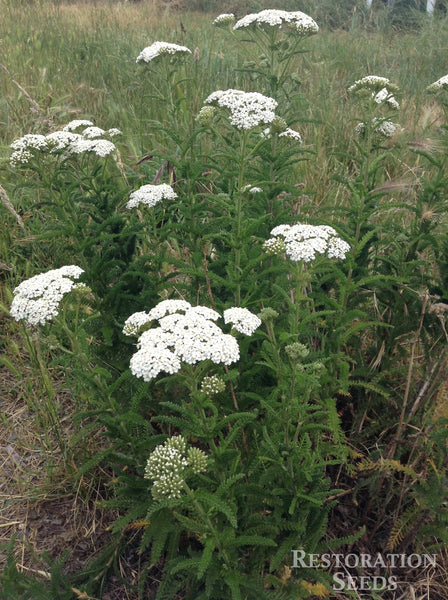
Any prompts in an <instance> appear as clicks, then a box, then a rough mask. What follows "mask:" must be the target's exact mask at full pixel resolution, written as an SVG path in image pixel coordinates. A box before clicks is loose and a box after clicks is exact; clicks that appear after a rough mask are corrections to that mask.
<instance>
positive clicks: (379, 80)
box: [348, 75, 398, 94]
mask: <svg viewBox="0 0 448 600" xmlns="http://www.w3.org/2000/svg"><path fill="white" fill-rule="evenodd" d="M383 90H386V91H388V92H389V93H392V92H397V91H398V87H397V86H396V85H395V84H394V83H392V82H391V81H390V79H388V78H387V77H379V76H378V75H366V76H365V77H362V78H361V79H358V80H357V81H355V83H353V84H352V85H351V86H350V87H349V88H348V92H349V94H365V93H366V92H367V93H370V94H371V93H372V92H375V93H376V94H378V93H379V92H381V93H382V94H384V91H383Z"/></svg>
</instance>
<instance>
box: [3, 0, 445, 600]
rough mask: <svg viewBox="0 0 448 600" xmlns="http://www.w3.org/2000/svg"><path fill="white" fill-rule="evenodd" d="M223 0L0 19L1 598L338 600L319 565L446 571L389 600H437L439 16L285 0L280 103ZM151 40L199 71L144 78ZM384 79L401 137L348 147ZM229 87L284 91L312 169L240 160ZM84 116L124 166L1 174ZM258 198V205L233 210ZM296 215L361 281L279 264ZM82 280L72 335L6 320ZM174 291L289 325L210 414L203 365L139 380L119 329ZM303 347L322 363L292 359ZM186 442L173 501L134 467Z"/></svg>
mask: <svg viewBox="0 0 448 600" xmlns="http://www.w3.org/2000/svg"><path fill="white" fill-rule="evenodd" d="M217 4H218V3H213V2H211V1H210V2H199V1H198V2H183V1H181V0H180V1H179V2H177V3H174V2H169V3H163V4H162V5H160V6H159V5H156V4H155V3H153V2H140V3H131V2H127V3H121V2H107V3H106V2H99V1H98V2H94V3H87V2H86V3H62V2H46V1H41V2H38V1H36V2H30V1H24V0H23V1H22V2H12V1H11V2H9V1H8V0H2V3H1V14H2V16H3V18H2V21H1V24H0V56H1V60H0V62H1V71H0V115H1V116H0V145H1V150H0V156H1V162H0V185H1V186H2V188H3V190H4V195H3V196H2V204H1V205H0V210H1V217H2V224H3V226H2V229H1V234H0V261H1V264H0V269H1V270H0V283H1V290H0V294H1V295H0V302H1V303H2V306H3V310H2V314H1V327H2V336H1V342H0V346H1V369H0V381H1V384H2V387H3V392H2V398H1V405H0V410H1V412H0V417H1V423H2V426H1V427H2V433H1V439H0V451H1V457H2V462H1V466H2V470H3V472H4V476H3V482H2V484H1V487H0V492H1V498H2V502H3V507H2V509H1V514H0V518H1V523H0V526H1V529H0V532H1V534H2V539H3V550H2V555H1V556H2V558H3V575H2V579H1V580H0V581H1V583H0V585H1V586H2V587H1V588H0V590H1V591H0V595H1V594H3V596H2V597H4V598H8V599H11V598H33V599H36V598H45V599H48V598H55V599H59V598H61V599H63V598H67V599H71V598H100V597H101V598H104V599H105V600H107V599H112V598H126V597H127V598H138V597H144V598H146V597H148V598H151V597H156V594H158V597H159V598H199V597H204V598H206V597H209V598H215V599H218V598H224V597H226V598H227V597H233V598H239V597H242V598H246V597H247V598H252V597H255V595H256V596H257V597H259V598H260V597H266V598H272V597H274V598H275V597H276V598H301V597H306V598H313V597H325V595H327V597H335V598H336V597H343V596H341V595H339V596H336V595H333V596H331V594H332V592H330V591H329V590H330V589H331V585H330V580H329V578H328V577H327V578H326V577H325V576H324V575H323V574H322V573H320V572H319V573H316V571H313V570H308V571H303V572H302V571H301V572H299V573H297V572H292V573H291V569H290V566H291V560H290V557H291V554H290V550H291V549H292V548H298V547H303V548H305V549H306V550H307V551H310V552H321V551H328V549H332V548H334V549H338V551H340V552H342V551H345V550H346V549H347V548H349V549H350V551H352V552H353V551H356V552H370V553H372V554H373V553H376V552H386V551H390V552H397V553H412V552H431V553H437V555H438V570H437V571H436V572H434V573H429V574H428V573H424V574H423V573H421V572H420V573H419V572H417V571H416V572H413V573H406V574H405V575H403V577H404V581H403V584H402V587H401V589H400V592H399V593H403V592H405V591H408V592H409V593H411V592H410V590H411V588H412V590H413V592H414V593H415V594H416V595H417V594H420V595H422V594H424V593H427V594H428V595H430V597H431V599H433V598H434V599H437V598H445V597H446V573H445V562H446V561H445V559H444V555H445V552H446V550H445V548H446V547H445V544H446V518H447V515H446V501H447V478H446V435H447V429H446V423H447V421H446V419H447V417H448V413H447V400H448V398H447V393H448V387H447V385H446V376H447V372H446V360H447V341H448V339H447V337H448V336H447V332H446V309H447V308H448V289H447V273H448V263H447V258H446V257H447V249H448V248H447V242H446V239H447V237H446V234H447V217H446V214H447V213H446V203H447V192H446V190H447V183H448V182H447V172H446V160H447V148H448V146H447V138H446V127H445V125H446V113H445V112H444V104H443V102H442V103H441V102H440V100H438V99H435V98H434V97H433V96H430V95H428V94H427V93H426V92H425V89H426V87H427V86H428V85H429V84H430V83H432V82H434V81H435V80H437V79H438V78H439V77H441V76H443V75H446V46H447V42H448V33H447V31H448V29H447V27H446V24H447V15H446V7H445V5H444V4H443V3H439V5H438V10H437V14H436V16H435V17H434V19H432V20H428V19H427V18H426V16H425V15H424V13H423V12H422V10H421V9H422V7H421V6H420V5H419V4H418V3H407V4H406V3H404V2H401V3H400V2H397V3H396V6H395V8H394V9H393V11H390V10H387V7H386V6H384V5H383V4H381V3H377V4H376V5H375V7H374V10H373V11H368V10H367V9H366V8H365V6H364V3H363V2H359V3H354V2H348V1H347V2H337V3H335V2H330V0H322V1H321V2H307V1H306V0H303V2H302V3H301V4H300V6H297V5H296V3H287V2H285V3H279V2H277V3H271V4H270V5H269V8H282V9H287V10H303V11H304V12H306V13H308V14H310V15H311V16H312V17H313V18H314V19H315V20H316V21H317V22H318V24H319V26H320V28H321V29H320V31H319V34H318V35H316V36H313V37H311V38H310V39H308V40H306V43H305V44H304V48H303V49H304V50H306V52H304V53H302V54H298V55H297V56H296V57H295V58H294V60H293V61H292V62H291V66H290V70H289V72H288V74H289V75H290V77H288V78H287V80H286V83H285V86H284V87H281V86H280V85H279V86H278V87H277V88H275V85H274V84H273V83H272V81H273V80H272V79H270V78H269V77H266V76H265V75H266V73H268V72H269V68H270V67H269V65H264V66H263V64H264V63H263V59H262V58H261V59H260V57H259V55H258V54H257V51H256V50H255V49H254V48H252V46H250V45H248V44H243V43H240V42H238V43H236V41H235V38H234V37H232V35H231V34H230V32H227V31H225V30H218V29H216V28H214V27H213V26H212V20H213V18H214V17H215V16H216V15H217V14H218V13H219V12H223V10H224V8H223V7H222V5H220V6H219V7H218V6H217ZM293 4H294V5H293ZM405 4H406V6H405ZM409 4H412V6H411V7H410V8H409V6H408V5H409ZM335 5H336V6H335ZM263 8H267V6H265V5H264V4H263V3H261V2H252V3H250V2H247V3H245V2H235V3H234V5H229V6H226V7H225V12H230V11H235V12H237V14H238V16H243V15H244V14H245V13H246V12H253V11H257V10H261V9H263ZM405 8H406V10H404V9H405ZM206 11H209V12H206ZM213 11H215V12H213ZM156 40H164V41H169V42H174V43H177V44H182V45H185V46H187V47H188V48H190V49H191V50H192V53H193V54H194V56H192V57H191V59H190V60H189V61H188V62H186V63H185V65H183V64H182V65H177V66H176V68H174V67H173V68H172V70H168V71H167V70H161V69H157V68H156V67H154V68H153V66H152V65H151V66H148V67H146V68H144V67H142V66H141V65H136V64H135V59H136V56H137V55H138V54H139V52H140V51H141V50H142V49H143V48H144V47H145V46H147V45H149V44H151V43H152V42H153V41H156ZM260 65H261V66H260ZM263 69H265V71H263ZM367 74H374V75H381V76H384V77H388V78H389V79H391V81H393V82H394V83H395V84H396V85H397V86H398V88H399V90H400V91H399V93H398V94H397V97H398V98H399V99H400V103H401V108H400V110H399V112H398V113H394V114H391V115H384V118H386V116H387V118H389V116H390V118H392V119H393V120H394V121H395V122H399V124H400V126H401V128H400V129H399V130H397V134H396V135H395V136H393V137H392V138H389V139H388V140H381V141H379V142H378V141H377V140H375V138H374V136H369V135H368V136H367V138H365V139H361V138H359V137H357V136H356V135H355V133H354V128H355V126H356V125H357V124H358V123H359V122H360V121H363V122H369V121H368V120H367V119H368V118H369V116H372V115H369V113H368V111H369V110H370V108H369V107H368V106H366V105H365V104H363V103H362V102H357V101H356V100H355V99H353V97H351V96H350V95H349V94H348V93H347V88H348V86H349V85H350V84H352V83H353V82H354V81H355V80H357V79H360V78H361V77H363V76H365V75H367ZM228 88H237V89H245V90H247V91H259V92H261V93H265V94H267V95H271V94H272V95H275V97H276V99H277V100H278V102H279V109H278V112H279V114H280V115H281V116H282V117H283V118H284V119H285V120H286V121H287V123H288V125H289V126H291V127H294V128H296V129H297V130H298V131H300V134H301V136H302V139H303V145H302V146H301V147H300V150H297V149H296V148H295V147H293V146H292V147H289V146H285V147H284V148H283V147H281V148H279V146H276V149H275V152H274V150H273V147H272V146H265V147H263V146H261V147H260V148H259V149H258V146H257V145H256V144H255V142H252V143H253V144H254V146H253V147H254V148H255V147H256V148H257V150H256V152H255V151H254V152H255V155H256V157H257V158H256V160H254V161H253V162H250V161H249V159H247V158H245V156H244V155H243V154H241V153H240V154H238V152H239V151H240V150H241V146H240V145H239V141H238V137H237V136H236V135H235V132H232V131H231V130H229V129H226V125H225V123H224V124H223V123H220V124H215V125H214V126H213V127H212V128H208V127H206V126H202V125H200V124H198V122H197V121H196V119H195V117H196V115H197V113H198V112H199V110H200V108H201V107H202V106H203V102H204V100H205V98H206V97H207V96H208V95H209V94H210V93H211V92H213V91H215V90H218V89H222V90H225V89H228ZM274 88H275V89H274ZM161 98H163V99H166V102H164V101H161ZM75 118H88V119H91V120H93V121H94V122H95V124H97V125H98V126H100V127H102V128H104V129H107V128H111V127H118V128H119V129H120V130H121V131H122V132H123V135H122V136H121V138H120V140H119V141H118V142H117V146H118V149H119V158H118V160H117V161H116V162H114V161H97V162H93V163H89V164H87V163H85V164H82V165H75V166H73V165H69V166H67V165H63V164H59V165H56V166H53V167H52V168H51V170H49V169H48V167H45V165H42V164H41V165H39V164H38V165H35V167H34V168H33V169H32V170H18V169H13V168H12V167H11V166H10V164H9V155H10V148H9V145H10V144H11V143H12V141H13V140H15V139H17V138H19V137H21V136H22V135H24V134H26V133H43V134H46V133H49V132H51V131H54V130H57V129H61V128H62V127H63V126H64V125H65V124H66V123H67V122H69V121H70V120H72V119H75ZM248 143H251V142H248ZM267 143H269V144H270V143H271V142H266V144H267ZM218 152H219V156H218V154H217V153H218ZM217 157H218V160H217ZM238 161H240V162H238ZM240 178H243V181H244V182H245V183H246V182H247V183H252V184H254V185H255V184H259V185H260V186H261V187H263V195H262V197H261V199H260V200H258V199H257V197H256V196H254V198H253V199H251V200H249V198H248V197H247V196H244V197H243V206H242V207H241V206H240V205H239V204H238V202H237V199H238V194H239V192H240V190H239V189H237V183H236V182H239V181H240ZM244 178H246V179H244ZM152 181H160V182H167V183H171V184H173V185H174V186H175V188H176V190H177V191H178V193H179V200H178V201H177V202H175V203H173V204H171V205H170V206H167V207H164V208H163V210H160V211H159V212H158V213H155V214H156V217H155V218H154V220H153V221H151V219H148V218H147V215H146V214H144V211H143V210H142V213H143V215H142V213H141V214H140V215H139V216H138V215H137V216H136V215H130V214H129V211H127V210H126V209H125V208H124V206H125V203H126V201H127V199H128V196H129V193H130V192H131V191H132V190H134V189H136V188H138V187H140V185H143V184H146V183H151V182H152ZM191 198H194V199H195V202H196V203H195V204H192V203H190V202H189V200H190V199H191ZM187 200H188V201H187ZM8 202H10V203H11V204H8ZM235 202H236V203H235ZM11 205H12V207H11ZM238 207H239V208H238ZM238 210H241V211H242V213H241V214H240V213H238ZM238 214H240V221H239V222H240V225H241V226H240V227H238V228H237V227H236V226H235V223H236V222H237V221H238ZM241 215H243V216H244V218H243V219H241ZM297 221H305V222H308V223H313V224H321V223H328V224H331V225H333V226H334V227H336V228H337V230H338V233H340V235H341V236H342V237H343V238H344V239H345V240H347V241H348V242H349V243H350V244H351V247H352V251H351V253H350V256H349V258H348V259H347V261H344V263H334V264H333V263H332V264H331V265H330V263H325V262H321V263H318V264H316V265H315V266H314V267H313V268H310V269H309V270H308V271H307V273H306V276H305V275H304V274H303V273H300V272H298V271H292V268H291V266H290V265H288V264H287V263H286V262H284V261H282V260H280V258H279V257H269V258H266V256H263V255H262V253H261V251H260V249H261V244H262V241H263V240H264V239H267V238H268V237H269V231H270V229H271V228H272V227H274V226H275V225H278V224H280V223H286V222H288V223H293V222H297ZM167 224H168V225H169V226H167ZM241 227H242V228H241ZM260 256H262V258H260ZM65 264H78V265H79V266H81V267H82V268H83V269H85V271H86V274H85V278H84V281H85V282H86V283H87V284H88V285H89V288H90V290H91V291H90V294H89V295H87V296H84V297H78V298H77V299H76V298H75V299H74V300H73V302H71V303H69V304H67V306H66V308H65V312H64V316H63V318H62V319H61V320H59V321H58V322H57V323H56V324H55V326H54V327H52V326H48V327H46V328H44V329H31V330H29V329H27V328H26V327H24V326H22V325H21V324H18V323H16V322H15V321H13V320H12V319H11V317H10V316H9V307H10V302H11V299H12V291H13V289H14V288H15V287H16V286H17V285H18V284H19V283H20V282H21V281H23V280H24V279H26V278H28V277H31V276H32V275H34V274H37V273H41V272H43V271H46V270H48V269H51V268H56V267H59V266H62V265H65ZM242 265H243V267H242V268H243V269H244V268H245V266H244V265H249V267H247V269H246V271H245V272H244V276H243V277H242V276H241V273H240V270H239V268H240V267H241V266H242ZM329 265H330V266H329ZM236 267H238V268H236ZM291 281H292V282H293V283H291ZM236 290H238V297H236ZM291 290H294V291H293V292H292V291H291ZM166 297H171V298H174V297H182V298H185V299H187V300H189V301H190V302H192V304H196V303H198V304H205V305H207V306H211V305H214V308H216V309H217V310H218V311H219V312H222V310H224V309H225V308H227V307H228V306H231V305H233V304H234V303H235V302H238V300H239V301H240V303H242V305H243V306H247V308H249V309H250V310H252V312H254V313H257V312H259V311H260V310H261V309H262V308H263V307H266V306H269V307H271V308H272V309H273V310H275V311H276V313H277V314H278V317H277V318H275V319H273V320H272V322H271V321H269V319H268V320H267V321H266V322H265V323H264V325H263V326H262V328H260V330H259V331H258V333H256V334H255V335H254V337H253V339H252V338H250V340H248V339H245V340H243V339H239V341H240V345H241V356H242V360H241V361H240V363H238V365H237V367H234V368H232V369H230V371H229V370H228V369H227V371H226V370H222V369H221V371H220V375H221V377H222V378H223V379H224V380H225V382H226V386H227V387H226V389H227V392H226V393H224V394H222V395H219V397H218V400H216V401H213V402H211V401H210V400H207V399H204V397H203V396H201V395H200V394H198V392H197V385H198V380H199V378H200V377H202V376H203V375H204V374H205V373H208V374H211V373H212V372H213V369H212V368H211V367H210V365H205V366H204V368H203V369H202V371H201V369H200V368H198V370H197V371H195V372H193V373H191V372H190V373H186V372H184V373H183V374H182V376H179V377H177V378H176V377H175V378H164V379H161V380H158V381H157V383H156V384H153V383H149V384H148V383H142V382H141V381H140V380H137V379H136V378H135V377H133V376H132V375H131V374H130V372H129V370H128V365H129V358H130V356H131V355H132V352H133V350H134V346H133V344H132V342H130V341H129V340H128V339H127V338H126V337H125V336H123V335H122V333H121V329H122V326H123V322H124V320H125V319H126V318H127V317H128V316H129V315H130V314H132V313H133V312H136V311H139V310H149V309H151V308H152V307H153V306H154V305H155V304H156V303H157V302H159V301H160V300H161V299H163V298H166ZM299 324H300V326H299ZM294 342H300V343H302V344H305V346H306V348H307V353H304V352H303V351H302V355H301V356H299V358H297V356H296V358H295V359H294V360H291V357H290V355H289V354H287V353H286V352H285V350H284V348H285V346H287V345H288V344H289V345H290V344H291V343H294ZM228 415H231V417H230V418H229V417H228ZM298 424H300V425H301V427H300V428H299V427H297V425H298ZM296 432H300V435H299V433H297V437H296V438H294V436H295V434H296ZM179 433H180V434H182V435H184V436H185V437H186V438H187V439H188V440H189V442H190V444H193V445H196V446H197V447H200V448H202V449H204V450H205V451H206V453H207V454H209V455H210V456H211V457H212V458H211V462H210V467H209V471H208V472H207V473H206V474H205V475H203V476H202V475H197V476H196V477H197V479H194V480H193V485H192V490H193V491H191V490H190V491H191V495H188V496H186V497H185V498H184V499H181V500H180V502H179V503H178V504H176V506H174V509H173V507H172V506H170V505H169V504H165V505H159V504H157V502H153V499H152V497H151V486H150V485H149V483H148V481H147V480H145V479H143V476H142V475H143V472H144V466H145V463H146V460H147V458H148V456H149V454H150V453H151V452H152V451H153V450H154V448H155V447H156V446H157V445H158V444H161V443H162V442H164V440H165V439H166V438H167V436H170V435H175V434H179ZM293 438H294V443H293V442H292V441H291V439H293ZM213 448H214V450H213ZM219 449H220V451H219ZM199 489H201V490H202V491H201V493H199V491H198V492H197V493H196V491H197V490H199ZM201 494H202V495H201ZM162 504H163V503H162ZM204 515H205V516H204ZM207 540H208V541H207ZM271 542H272V543H271ZM236 564H239V565H240V566H241V569H240V572H238V570H237V569H235V568H232V567H233V566H234V565H236ZM241 573H244V577H241ZM161 582H162V583H161ZM388 594H389V595H388ZM397 594H398V592H397ZM329 595H330V596H329ZM347 597H350V592H347ZM352 597H357V596H356V595H355V592H353V594H352ZM394 597H395V596H394V595H392V593H391V592H377V593H376V594H375V593H374V592H372V594H371V598H372V599H373V598H384V599H385V600H387V599H389V598H391V599H392V598H394ZM396 597H399V596H398V595H397V596H396Z"/></svg>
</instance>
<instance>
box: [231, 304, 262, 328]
mask: <svg viewBox="0 0 448 600" xmlns="http://www.w3.org/2000/svg"><path fill="white" fill-rule="evenodd" d="M224 323H231V324H232V325H233V327H234V328H235V329H236V330H237V331H239V332H240V333H244V334H245V335H252V334H253V332H254V331H255V330H256V329H258V327H260V325H261V319H259V318H258V317H257V315H254V314H253V313H251V312H250V310H247V308H240V307H239V306H234V307H232V308H228V309H227V310H225V311H224Z"/></svg>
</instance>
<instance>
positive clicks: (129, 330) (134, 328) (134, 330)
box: [123, 310, 152, 336]
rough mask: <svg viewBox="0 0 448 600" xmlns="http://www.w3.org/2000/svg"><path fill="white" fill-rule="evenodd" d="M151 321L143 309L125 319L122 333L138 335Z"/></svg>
mask: <svg viewBox="0 0 448 600" xmlns="http://www.w3.org/2000/svg"><path fill="white" fill-rule="evenodd" d="M151 321H152V319H151V317H150V316H149V315H148V313H147V312H145V311H144V310H142V311H140V312H136V313H134V314H133V315H131V316H130V317H128V318H127V319H126V321H125V323H124V326H123V333H124V334H125V335H128V336H136V335H139V334H140V333H141V332H142V329H143V327H144V326H145V325H146V324H147V323H150V322H151Z"/></svg>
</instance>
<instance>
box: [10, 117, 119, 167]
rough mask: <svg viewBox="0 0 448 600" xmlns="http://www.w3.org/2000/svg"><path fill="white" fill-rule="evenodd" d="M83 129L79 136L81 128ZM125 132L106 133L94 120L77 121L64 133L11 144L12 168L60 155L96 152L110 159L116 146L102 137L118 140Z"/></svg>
mask: <svg viewBox="0 0 448 600" xmlns="http://www.w3.org/2000/svg"><path fill="white" fill-rule="evenodd" d="M81 128H82V129H83V131H82V132H81V133H77V132H76V130H77V129H81ZM120 133H121V132H120V130H119V129H116V128H113V129H109V131H105V130H104V129H101V128H100V127H95V126H94V125H93V123H92V122H91V121H88V120H84V119H76V120H74V121H70V123H68V124H67V125H66V126H65V127H63V129H62V130H60V131H53V132H52V133H49V134H48V135H34V134H27V135H24V136H23V137H21V138H19V139H17V140H15V141H14V142H13V143H12V144H11V149H12V150H13V153H12V154H11V156H10V159H9V160H10V164H11V166H12V167H16V166H20V165H26V164H28V163H29V162H30V160H32V159H33V158H35V157H43V156H50V155H54V154H59V155H60V156H62V158H63V159H67V158H68V157H70V156H72V155H75V154H82V153H84V152H92V153H94V154H96V155H97V156H101V157H103V158H104V157H106V156H108V155H109V154H112V152H114V151H115V150H116V147H115V144H113V143H112V142H111V141H109V140H106V139H103V138H102V137H101V136H109V137H114V136H116V135H119V134H120Z"/></svg>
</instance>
